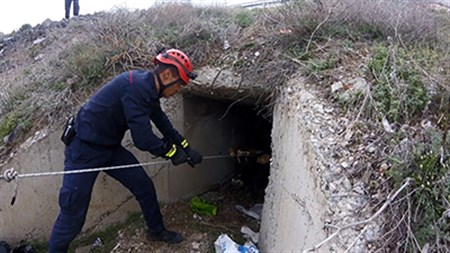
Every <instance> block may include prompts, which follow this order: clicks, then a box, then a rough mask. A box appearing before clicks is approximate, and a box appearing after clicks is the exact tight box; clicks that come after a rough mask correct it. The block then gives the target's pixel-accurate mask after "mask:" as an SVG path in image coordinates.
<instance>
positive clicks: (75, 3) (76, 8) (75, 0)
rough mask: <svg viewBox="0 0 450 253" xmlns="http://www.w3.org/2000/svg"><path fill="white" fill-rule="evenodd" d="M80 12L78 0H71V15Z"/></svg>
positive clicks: (76, 14)
mask: <svg viewBox="0 0 450 253" xmlns="http://www.w3.org/2000/svg"><path fill="white" fill-rule="evenodd" d="M79 13H80V5H79V4H78V0H73V15H74V16H78V14H79Z"/></svg>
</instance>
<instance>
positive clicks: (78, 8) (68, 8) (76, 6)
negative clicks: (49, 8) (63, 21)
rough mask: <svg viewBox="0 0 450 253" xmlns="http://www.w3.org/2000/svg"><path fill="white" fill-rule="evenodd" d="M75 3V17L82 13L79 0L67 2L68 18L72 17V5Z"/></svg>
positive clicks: (67, 0) (68, 0)
mask: <svg viewBox="0 0 450 253" xmlns="http://www.w3.org/2000/svg"><path fill="white" fill-rule="evenodd" d="M72 2H73V15H74V16H78V14H79V13H80V5H79V4H78V0H65V3H66V5H65V6H66V18H69V17H70V5H71V4H72Z"/></svg>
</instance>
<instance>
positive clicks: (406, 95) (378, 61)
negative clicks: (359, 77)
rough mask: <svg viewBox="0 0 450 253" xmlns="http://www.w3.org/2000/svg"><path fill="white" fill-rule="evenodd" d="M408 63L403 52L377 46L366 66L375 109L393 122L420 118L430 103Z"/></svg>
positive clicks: (420, 82)
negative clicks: (372, 85)
mask: <svg viewBox="0 0 450 253" xmlns="http://www.w3.org/2000/svg"><path fill="white" fill-rule="evenodd" d="M407 59H408V56H407V52H406V50H405V49H403V48H399V47H395V46H391V47H389V46H386V45H383V44H380V45H377V46H375V47H373V49H372V57H371V59H370V61H369V64H368V67H369V69H370V71H371V74H372V76H373V77H374V80H375V84H374V87H373V98H374V99H375V102H376V106H377V109H378V111H380V112H381V113H382V114H383V115H385V116H386V117H387V118H388V119H389V120H390V121H392V122H402V121H405V120H407V119H411V118H413V117H415V116H421V114H422V112H423V110H424V109H425V107H426V105H427V103H428V102H429V101H430V95H429V94H428V92H427V90H426V89H425V86H424V84H423V82H422V79H421V77H420V75H419V74H418V71H417V70H416V69H415V66H414V65H413V64H411V63H409V62H408V61H407Z"/></svg>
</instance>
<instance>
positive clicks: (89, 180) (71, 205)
mask: <svg viewBox="0 0 450 253" xmlns="http://www.w3.org/2000/svg"><path fill="white" fill-rule="evenodd" d="M97 175H98V172H89V173H81V174H72V175H65V176H64V179H63V185H62V187H61V190H60V193H59V206H60V212H59V215H58V218H57V219H56V222H55V225H54V226H53V230H52V234H51V236H50V241H49V253H62V252H67V249H68V247H69V244H70V243H71V242H72V240H73V239H75V237H76V236H77V235H78V234H79V233H80V232H81V229H82V228H83V225H84V222H85V220H86V213H87V210H88V207H89V202H90V200H91V193H92V187H93V185H94V182H95V179H96V178H97Z"/></svg>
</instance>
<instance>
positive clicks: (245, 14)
mask: <svg viewBox="0 0 450 253" xmlns="http://www.w3.org/2000/svg"><path fill="white" fill-rule="evenodd" d="M235 19H236V23H237V24H238V25H239V26H240V27H241V28H246V27H249V26H250V25H251V24H252V23H253V15H252V13H251V12H250V11H248V10H240V11H239V12H238V13H236V16H235Z"/></svg>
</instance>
